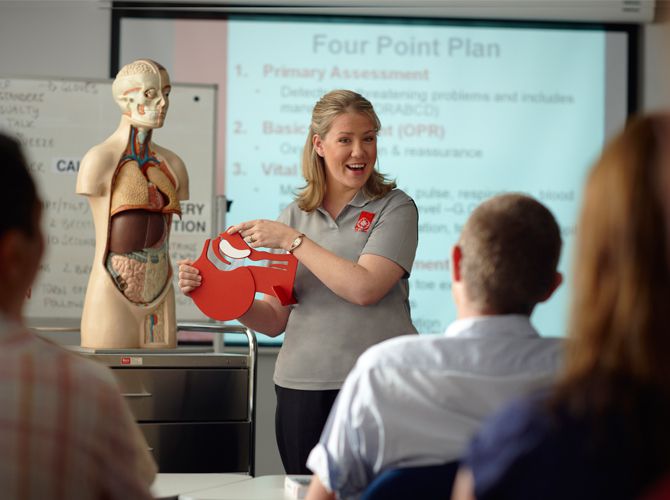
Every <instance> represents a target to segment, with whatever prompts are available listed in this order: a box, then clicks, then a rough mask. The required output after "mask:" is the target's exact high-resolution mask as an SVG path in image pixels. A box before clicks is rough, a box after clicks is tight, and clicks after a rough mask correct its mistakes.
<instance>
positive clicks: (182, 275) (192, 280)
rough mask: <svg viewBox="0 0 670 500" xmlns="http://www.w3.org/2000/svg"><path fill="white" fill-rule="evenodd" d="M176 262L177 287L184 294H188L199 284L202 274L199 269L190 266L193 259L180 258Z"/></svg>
mask: <svg viewBox="0 0 670 500" xmlns="http://www.w3.org/2000/svg"><path fill="white" fill-rule="evenodd" d="M177 264H179V289H180V290H181V292H182V293H183V294H184V295H188V294H189V293H190V292H192V291H193V290H195V289H196V288H197V287H199V286H200V283H201V282H202V276H200V271H198V269H197V268H195V267H193V266H192V264H193V261H192V260H190V259H183V260H180V261H179V262H177Z"/></svg>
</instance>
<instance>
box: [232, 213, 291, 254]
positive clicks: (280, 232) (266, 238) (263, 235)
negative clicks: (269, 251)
mask: <svg viewBox="0 0 670 500" xmlns="http://www.w3.org/2000/svg"><path fill="white" fill-rule="evenodd" d="M228 233H230V234H234V233H240V235H241V236H242V238H244V240H245V241H246V242H247V244H248V245H249V246H250V247H251V248H259V247H264V248H280V249H282V250H286V249H287V248H289V247H290V246H291V243H292V242H293V240H295V239H296V238H297V237H298V236H299V235H300V232H298V231H296V230H295V229H293V228H292V227H290V226H287V225H286V224H282V223H281V222H277V221H272V220H265V219H259V220H252V221H248V222H242V223H240V224H237V225H235V226H231V227H230V228H228Z"/></svg>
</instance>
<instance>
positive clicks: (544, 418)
mask: <svg viewBox="0 0 670 500" xmlns="http://www.w3.org/2000/svg"><path fill="white" fill-rule="evenodd" d="M549 397H550V390H549V389H546V388H545V389H542V390H540V391H537V392H534V393H531V394H528V395H525V396H521V397H517V398H514V399H511V400H510V401H508V402H507V404H506V405H505V406H503V407H502V409H500V410H499V411H498V412H496V413H495V414H493V415H492V416H490V417H489V418H488V419H487V420H486V421H485V423H484V425H483V426H482V428H481V430H480V432H479V434H478V437H477V439H476V440H475V441H474V442H473V447H475V448H477V447H481V446H482V444H483V445H484V447H485V448H489V447H492V448H495V447H496V446H498V445H502V444H503V443H510V444H511V443H514V446H515V447H518V448H523V449H530V448H533V447H535V446H537V444H538V443H539V442H542V441H543V440H545V438H546V437H547V435H548V433H549V431H550V430H551V428H552V427H551V422H552V417H551V415H552V413H551V410H550V406H549ZM477 442H478V443H479V444H478V443H477ZM492 451H494V450H492Z"/></svg>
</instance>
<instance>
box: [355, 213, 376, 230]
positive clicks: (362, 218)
mask: <svg viewBox="0 0 670 500" xmlns="http://www.w3.org/2000/svg"><path fill="white" fill-rule="evenodd" d="M374 218H375V214H373V213H372V212H361V215H359V216H358V222H356V226H355V227H354V231H360V232H363V233H367V232H368V230H369V229H370V226H371V225H372V219H374Z"/></svg>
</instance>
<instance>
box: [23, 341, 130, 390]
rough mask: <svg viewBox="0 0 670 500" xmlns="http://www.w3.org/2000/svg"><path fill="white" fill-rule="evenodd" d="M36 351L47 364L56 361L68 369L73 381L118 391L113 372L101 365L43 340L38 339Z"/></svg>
mask: <svg viewBox="0 0 670 500" xmlns="http://www.w3.org/2000/svg"><path fill="white" fill-rule="evenodd" d="M35 350H36V352H37V353H38V355H39V357H40V359H42V360H44V361H45V362H48V361H50V360H51V361H54V362H58V363H60V364H62V365H64V366H67V367H68V370H69V373H70V375H71V376H72V377H73V381H75V382H76V381H79V382H81V383H84V384H87V385H90V384H99V385H100V386H106V387H110V388H112V389H113V390H115V391H116V387H117V386H116V382H115V380H114V375H113V374H112V372H111V370H110V369H109V368H107V367H106V366H103V365H101V364H100V363H98V362H96V361H94V360H92V359H88V358H86V357H84V356H83V355H81V354H79V353H77V352H75V351H71V350H69V349H67V348H66V347H63V346H60V345H57V344H55V343H53V342H51V341H49V340H46V339H43V338H39V337H37V338H36V344H35Z"/></svg>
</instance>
